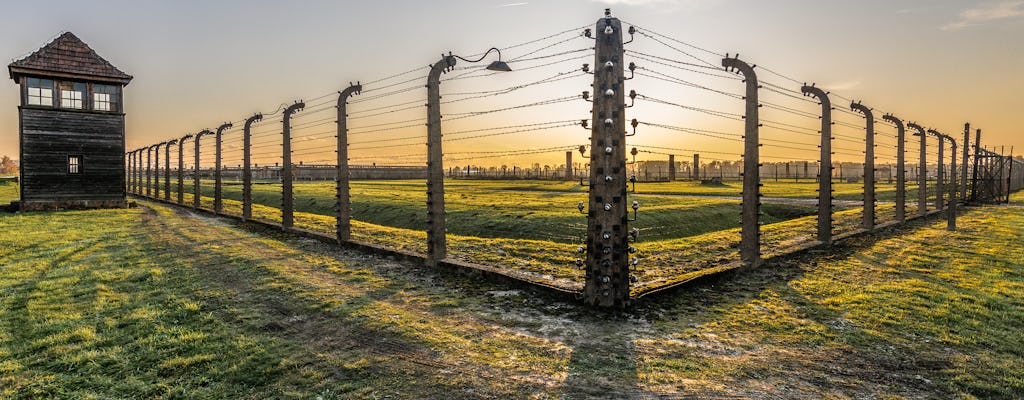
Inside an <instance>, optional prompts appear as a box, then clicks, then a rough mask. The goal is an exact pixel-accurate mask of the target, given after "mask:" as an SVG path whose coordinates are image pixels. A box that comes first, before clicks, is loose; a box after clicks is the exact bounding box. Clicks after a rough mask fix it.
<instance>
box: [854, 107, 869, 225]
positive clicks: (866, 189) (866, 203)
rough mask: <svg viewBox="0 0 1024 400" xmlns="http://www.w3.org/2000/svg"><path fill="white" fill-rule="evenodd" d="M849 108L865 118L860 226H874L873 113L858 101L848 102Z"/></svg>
mask: <svg viewBox="0 0 1024 400" xmlns="http://www.w3.org/2000/svg"><path fill="white" fill-rule="evenodd" d="M850 109H852V110H854V111H860V112H861V113H863V114H864V118H866V119H867V121H866V123H865V126H866V128H865V131H866V133H865V139H864V142H865V143H864V221H863V222H862V223H861V227H862V228H864V229H867V230H871V229H874V228H875V115H874V114H873V113H872V112H871V108H868V107H865V106H864V105H862V104H861V103H860V102H856V103H852V102H851V103H850Z"/></svg>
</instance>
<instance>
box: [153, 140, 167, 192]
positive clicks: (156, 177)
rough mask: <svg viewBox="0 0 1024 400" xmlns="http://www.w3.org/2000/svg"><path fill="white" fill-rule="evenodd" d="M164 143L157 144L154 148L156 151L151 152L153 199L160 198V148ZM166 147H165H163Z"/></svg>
mask: <svg viewBox="0 0 1024 400" xmlns="http://www.w3.org/2000/svg"><path fill="white" fill-rule="evenodd" d="M164 144H165V143H157V144H155V145H154V146H155V147H156V150H155V151H154V152H153V153H154V154H153V156H154V157H153V198H154V199H159V198H160V146H163V145H164ZM165 147H166V146H165Z"/></svg>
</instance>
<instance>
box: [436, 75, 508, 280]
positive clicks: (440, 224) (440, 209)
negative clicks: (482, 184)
mask: <svg viewBox="0 0 1024 400" xmlns="http://www.w3.org/2000/svg"><path fill="white" fill-rule="evenodd" d="M455 62H456V61H455V57H453V56H450V55H449V56H442V57H441V59H440V60H439V61H437V62H436V63H434V64H433V65H431V66H430V73H429V74H427V259H426V264H427V266H429V267H436V266H437V265H438V263H439V262H440V261H441V260H444V259H445V258H446V257H448V239H447V238H446V237H445V233H446V232H447V230H448V226H447V221H446V218H447V217H446V216H445V211H444V163H443V160H442V158H443V156H444V154H443V152H442V148H441V101H440V99H441V88H440V86H441V74H442V73H444V72H445V71H447V70H448V69H449V68H452V67H454V66H455ZM502 173H503V175H504V169H502Z"/></svg>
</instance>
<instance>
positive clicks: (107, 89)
mask: <svg viewBox="0 0 1024 400" xmlns="http://www.w3.org/2000/svg"><path fill="white" fill-rule="evenodd" d="M118 97H119V96H118V87H117V86H113V85H93V86H92V109H93V110H96V111H117V103H118Z"/></svg>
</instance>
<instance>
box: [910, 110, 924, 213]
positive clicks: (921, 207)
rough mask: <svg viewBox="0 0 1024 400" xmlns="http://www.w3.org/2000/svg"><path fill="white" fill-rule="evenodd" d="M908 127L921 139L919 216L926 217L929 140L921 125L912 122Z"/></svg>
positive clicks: (918, 177) (918, 191)
mask: <svg viewBox="0 0 1024 400" xmlns="http://www.w3.org/2000/svg"><path fill="white" fill-rule="evenodd" d="M907 127H908V128H910V129H913V130H915V131H917V133H915V134H914V136H920V137H921V154H920V159H919V161H918V162H917V215H918V216H924V215H925V214H927V213H928V158H927V153H926V151H927V150H928V148H927V146H928V142H927V139H928V138H927V137H925V132H924V128H922V127H921V125H918V124H915V123H913V122H911V123H909V124H907Z"/></svg>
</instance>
